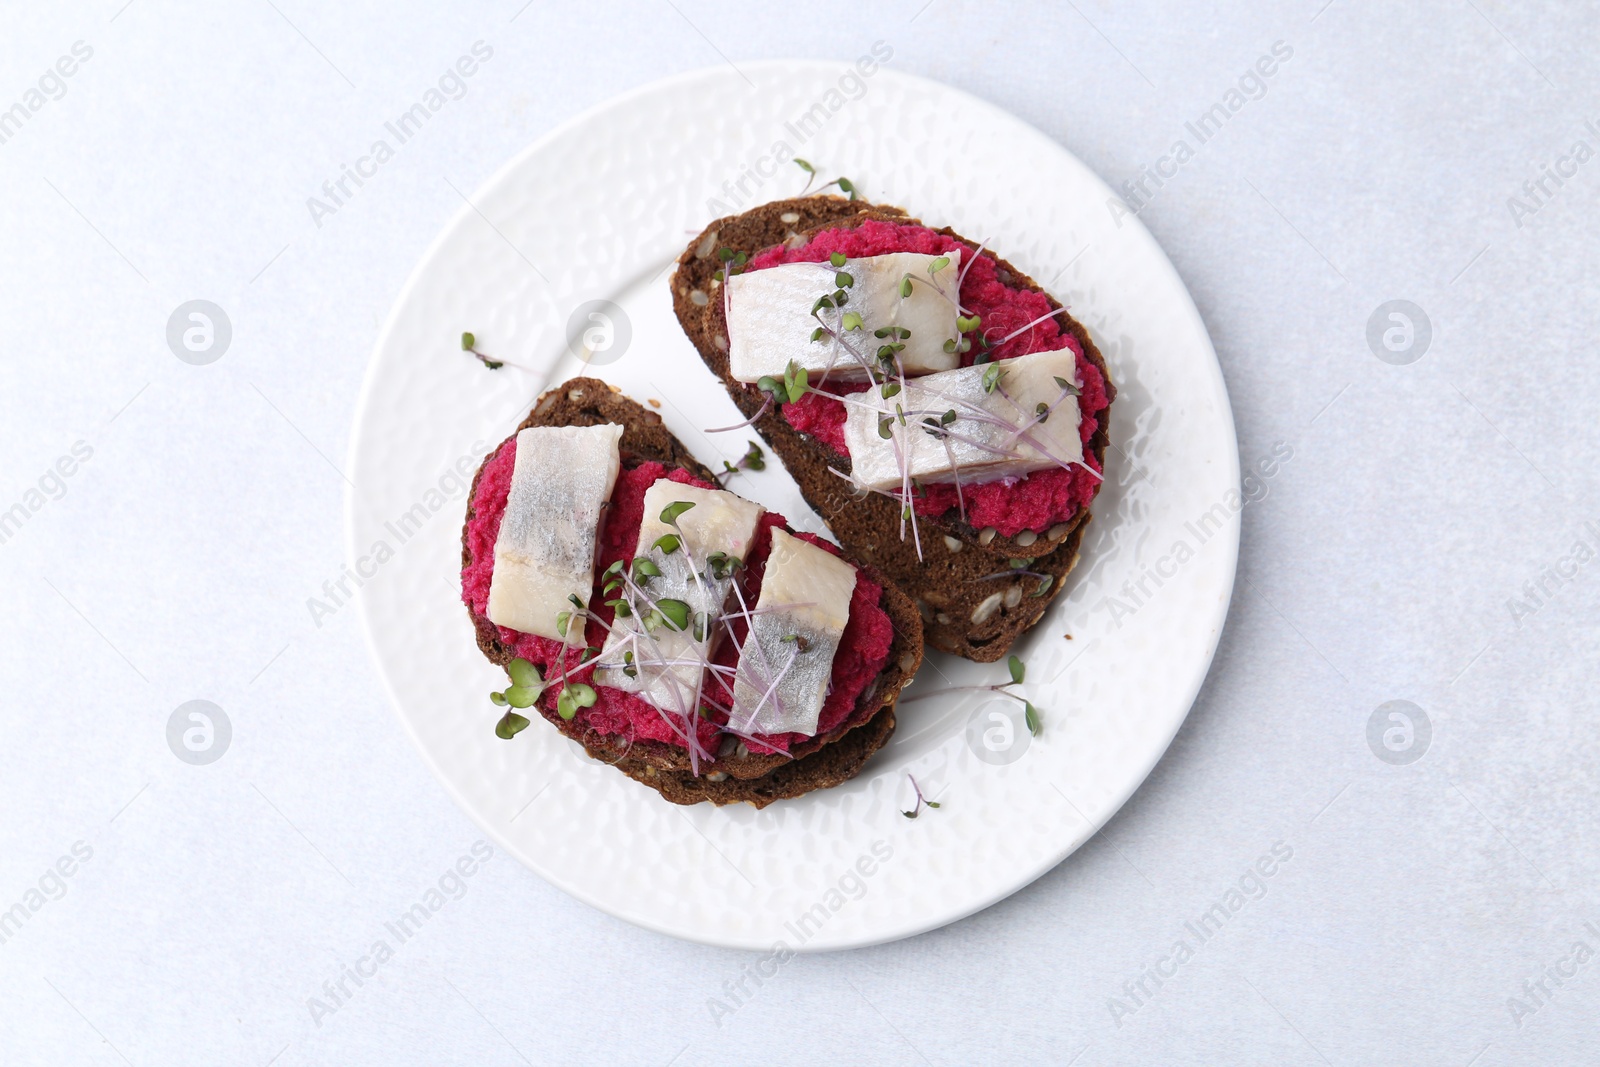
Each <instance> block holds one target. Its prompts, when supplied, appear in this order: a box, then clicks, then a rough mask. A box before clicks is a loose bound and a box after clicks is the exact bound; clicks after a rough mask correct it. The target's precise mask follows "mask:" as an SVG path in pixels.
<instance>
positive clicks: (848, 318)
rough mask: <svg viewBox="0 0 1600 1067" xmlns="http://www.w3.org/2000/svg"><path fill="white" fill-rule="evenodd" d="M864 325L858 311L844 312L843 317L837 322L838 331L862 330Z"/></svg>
mask: <svg viewBox="0 0 1600 1067" xmlns="http://www.w3.org/2000/svg"><path fill="white" fill-rule="evenodd" d="M864 325H865V324H864V323H863V322H862V321H861V312H859V311H846V312H845V313H844V317H843V318H842V319H840V320H839V329H841V330H859V329H862V328H863V327H864ZM819 329H820V327H819Z"/></svg>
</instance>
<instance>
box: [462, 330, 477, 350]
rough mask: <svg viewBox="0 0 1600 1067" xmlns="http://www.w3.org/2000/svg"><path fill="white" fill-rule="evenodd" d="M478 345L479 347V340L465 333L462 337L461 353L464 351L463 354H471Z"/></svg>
mask: <svg viewBox="0 0 1600 1067" xmlns="http://www.w3.org/2000/svg"><path fill="white" fill-rule="evenodd" d="M477 345H478V339H477V338H476V337H474V336H472V335H471V334H470V333H463V334H462V335H461V351H463V352H471V351H472V350H473V349H474V348H476V347H477Z"/></svg>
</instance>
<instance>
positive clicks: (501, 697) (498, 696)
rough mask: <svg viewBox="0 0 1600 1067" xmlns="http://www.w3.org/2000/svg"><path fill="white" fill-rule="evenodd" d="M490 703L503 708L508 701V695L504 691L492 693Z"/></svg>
mask: <svg viewBox="0 0 1600 1067" xmlns="http://www.w3.org/2000/svg"><path fill="white" fill-rule="evenodd" d="M489 703H491V704H493V705H494V706H495V707H497V708H503V707H505V706H506V703H507V701H506V695H505V694H504V693H490V694H489Z"/></svg>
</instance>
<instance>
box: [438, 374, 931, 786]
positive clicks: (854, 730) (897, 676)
mask: <svg viewBox="0 0 1600 1067" xmlns="http://www.w3.org/2000/svg"><path fill="white" fill-rule="evenodd" d="M603 423H616V424H618V425H620V426H621V427H622V428H623V430H622V439H621V442H620V445H619V448H620V452H621V456H622V465H623V467H625V468H633V467H636V466H638V465H640V464H641V463H647V462H651V461H654V462H658V463H662V464H664V465H665V466H667V467H669V468H670V467H679V468H682V469H683V470H685V471H687V472H688V473H690V474H692V475H694V476H695V477H697V478H700V479H703V480H704V481H707V482H714V481H715V477H714V476H713V474H712V472H711V470H710V469H709V468H707V467H706V466H705V465H704V464H702V463H701V462H700V461H699V460H697V459H695V458H694V456H693V455H691V454H690V452H689V450H688V449H686V448H684V446H683V443H682V442H681V441H679V440H678V439H677V438H676V437H675V436H673V434H672V433H671V431H669V430H668V429H667V428H666V426H665V425H664V424H663V423H662V421H661V416H659V415H657V414H656V413H655V412H653V411H650V410H648V409H646V408H644V407H642V406H641V405H639V404H638V403H636V402H634V401H633V400H630V399H629V398H628V397H626V396H623V395H622V394H621V392H620V391H619V390H618V389H617V387H616V386H614V385H610V384H608V383H606V382H603V381H600V380H599V379H597V378H573V379H571V380H570V381H567V382H564V383H563V384H561V385H558V386H555V387H554V388H552V389H550V390H548V391H546V392H545V393H543V394H542V395H541V396H540V397H539V399H538V401H537V402H536V403H535V404H534V407H533V410H532V411H530V412H529V413H528V417H527V418H525V419H523V420H522V422H521V424H519V425H518V427H517V429H518V430H523V429H526V428H528V427H530V426H595V425H600V424H603ZM498 451H499V450H498V449H496V450H495V451H494V452H491V453H490V454H489V455H488V456H486V457H484V461H483V463H482V464H481V465H480V466H479V467H478V471H477V473H476V474H475V475H474V476H473V479H472V489H471V491H470V492H469V493H468V495H467V515H466V524H465V525H463V528H462V534H461V565H462V567H463V568H465V567H466V566H467V564H468V563H470V562H471V554H470V551H469V549H468V546H467V533H466V526H467V525H470V524H471V522H472V519H473V517H474V515H475V511H474V509H473V507H472V500H473V499H474V498H475V497H476V496H477V491H478V481H479V479H480V478H482V477H483V470H484V468H485V467H486V466H488V463H489V460H491V459H493V458H494V456H495V455H496V454H498ZM858 566H860V567H861V570H862V573H864V574H865V575H866V576H867V577H868V578H869V579H871V580H872V581H874V582H877V583H878V584H880V585H882V586H883V590H884V593H883V599H882V601H881V605H882V607H883V608H884V610H885V611H886V612H887V613H888V615H889V619H890V622H891V624H892V625H893V627H894V638H893V640H892V643H891V644H890V647H889V657H888V660H887V662H886V664H885V666H884V669H883V670H882V671H881V672H880V673H879V674H878V676H877V678H876V679H874V681H873V682H871V683H869V685H868V687H867V689H866V690H864V691H863V692H862V695H861V698H860V700H859V701H858V703H857V706H856V710H855V712H854V713H853V714H852V715H851V716H850V717H849V718H847V719H846V720H845V721H844V722H843V723H842V724H840V725H839V726H838V727H837V728H835V729H834V730H832V731H830V732H828V733H827V734H823V735H820V736H817V737H814V738H810V739H808V740H806V741H804V742H802V743H800V744H798V745H795V746H793V748H792V750H791V753H790V754H789V755H787V756H785V755H783V754H781V753H768V754H757V753H750V752H746V754H743V755H741V754H740V753H739V751H738V749H739V748H742V747H743V746H742V745H738V743H737V742H736V741H733V740H732V739H725V744H724V751H722V752H719V753H718V754H717V758H716V759H715V760H713V761H711V762H709V763H702V764H701V765H700V774H699V775H698V776H696V775H695V774H694V772H693V770H692V768H691V767H690V761H689V755H688V753H687V752H686V751H685V750H683V749H682V748H678V747H677V746H674V745H668V744H665V743H663V742H659V741H650V740H641V741H634V742H631V743H630V742H629V741H628V740H627V739H625V738H619V737H615V736H610V737H608V736H606V735H602V734H600V733H598V732H596V731H594V730H592V729H588V728H586V727H584V726H582V725H580V724H579V722H578V720H577V719H573V720H570V721H569V720H564V719H562V718H561V717H560V716H559V715H557V714H556V713H555V712H554V711H552V710H550V709H547V708H545V707H544V706H543V702H541V703H540V704H539V706H538V710H539V713H540V715H542V716H543V717H544V719H545V720H546V721H547V722H549V723H550V724H551V725H552V726H554V727H556V729H558V730H560V731H561V733H562V734H564V735H565V736H567V737H569V738H571V739H572V740H574V741H576V742H578V743H579V744H580V745H582V746H583V748H584V751H586V752H587V753H588V754H589V755H590V756H591V757H593V758H594V759H597V760H600V761H601V762H604V763H610V764H613V765H614V766H616V767H617V768H618V769H619V770H621V771H622V772H623V773H624V774H627V775H628V776H629V777H630V778H633V779H635V780H637V781H639V782H642V783H644V784H645V785H648V786H650V787H651V788H652V789H655V790H657V791H658V792H660V793H661V795H662V796H663V797H665V798H666V799H668V800H670V801H672V802H673V803H675V804H695V803H699V802H701V801H704V800H709V801H711V802H713V803H715V804H732V803H736V802H739V801H745V802H748V803H750V804H754V805H755V806H756V807H758V808H759V807H765V806H766V805H767V804H770V803H772V802H773V801H774V800H779V799H783V798H789V797H797V796H801V795H803V794H805V793H808V792H811V791H812V790H814V789H825V788H827V787H829V786H834V785H838V784H839V783H840V782H843V781H847V780H848V779H850V778H852V777H854V776H855V775H856V774H857V773H858V772H859V771H860V770H861V767H862V765H863V764H865V763H866V761H867V759H868V757H870V756H871V755H872V754H873V753H874V752H876V751H877V750H878V749H879V748H881V747H883V744H884V742H886V741H887V740H888V739H889V735H890V734H891V733H892V732H893V731H894V703H895V700H896V699H897V698H898V697H899V694H900V690H901V689H903V688H904V687H905V686H906V685H908V684H910V682H911V678H912V676H913V675H915V674H916V672H917V667H918V666H920V665H921V663H922V622H921V619H920V617H919V616H918V614H917V609H916V606H915V605H914V604H913V603H912V602H911V600H910V598H908V597H907V596H906V595H905V594H904V593H903V592H901V591H900V590H899V588H897V587H896V586H895V584H894V583H893V582H892V581H890V580H889V579H888V578H887V577H886V576H884V575H883V574H881V573H880V572H879V571H877V569H876V568H874V567H872V566H870V565H861V564H859V563H858ZM467 611H468V614H469V615H470V616H471V618H472V624H473V628H474V629H475V630H476V633H477V640H478V648H479V650H480V651H482V652H483V654H484V656H486V657H487V658H488V659H489V661H490V662H492V663H494V664H497V665H499V666H505V665H506V664H507V663H509V662H511V660H512V659H513V658H515V653H514V652H513V651H512V649H511V648H510V647H509V646H507V645H506V644H505V643H504V642H503V641H501V639H500V632H499V628H498V627H496V626H495V625H494V624H493V623H492V622H490V621H489V620H488V619H487V618H485V617H484V616H482V615H480V614H478V613H477V612H475V611H473V610H472V609H471V608H470V607H469V608H468V609H467ZM711 775H720V776H725V777H720V778H719V779H718V780H716V781H712V780H711V778H710V777H709V776H711Z"/></svg>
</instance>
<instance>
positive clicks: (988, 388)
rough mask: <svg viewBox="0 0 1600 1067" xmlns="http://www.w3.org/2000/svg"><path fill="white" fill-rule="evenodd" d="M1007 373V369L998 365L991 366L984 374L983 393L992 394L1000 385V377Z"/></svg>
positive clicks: (992, 364)
mask: <svg viewBox="0 0 1600 1067" xmlns="http://www.w3.org/2000/svg"><path fill="white" fill-rule="evenodd" d="M1004 373H1005V368H1004V367H1002V366H1001V365H1000V364H998V363H991V364H989V369H988V370H986V371H984V372H983V391H984V392H986V393H992V392H994V391H995V388H996V387H997V386H998V385H999V384H1000V377H1001V375H1003V374H1004Z"/></svg>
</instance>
